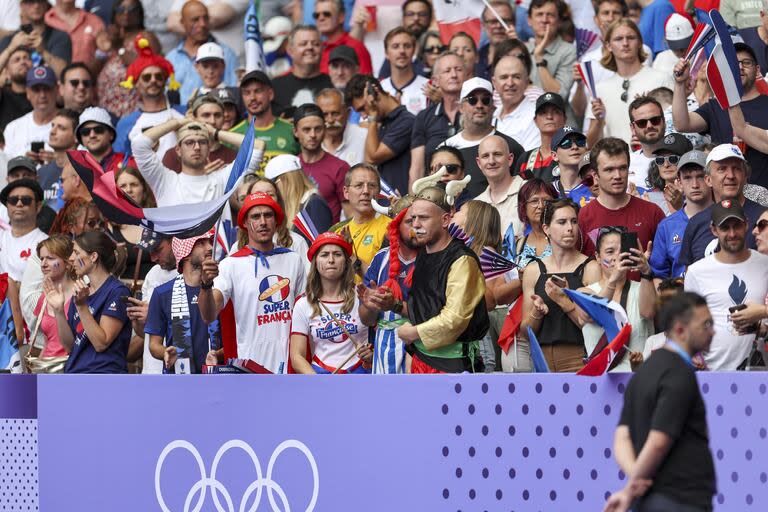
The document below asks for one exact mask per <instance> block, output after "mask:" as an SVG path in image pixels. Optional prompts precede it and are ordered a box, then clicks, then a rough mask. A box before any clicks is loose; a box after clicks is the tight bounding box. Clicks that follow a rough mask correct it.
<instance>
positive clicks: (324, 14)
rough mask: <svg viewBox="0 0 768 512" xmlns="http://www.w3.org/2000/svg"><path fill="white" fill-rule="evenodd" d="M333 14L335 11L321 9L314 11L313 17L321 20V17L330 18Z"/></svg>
mask: <svg viewBox="0 0 768 512" xmlns="http://www.w3.org/2000/svg"><path fill="white" fill-rule="evenodd" d="M331 16H333V13H332V12H330V11H320V12H313V13H312V18H314V19H316V20H319V19H320V18H330V17H331Z"/></svg>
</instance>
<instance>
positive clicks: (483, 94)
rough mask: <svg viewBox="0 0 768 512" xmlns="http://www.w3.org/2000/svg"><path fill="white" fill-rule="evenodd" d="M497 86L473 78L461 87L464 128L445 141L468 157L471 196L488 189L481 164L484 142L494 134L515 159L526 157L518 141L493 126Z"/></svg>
mask: <svg viewBox="0 0 768 512" xmlns="http://www.w3.org/2000/svg"><path fill="white" fill-rule="evenodd" d="M492 95H493V87H492V86H491V83H490V82H489V81H488V80H485V79H484V78H477V77H475V78H470V79H469V80H467V81H466V82H464V84H462V86H461V94H460V96H459V112H460V113H461V118H462V121H463V124H464V129H463V130H462V131H460V132H459V133H457V134H456V135H454V136H453V137H450V138H449V139H448V140H446V141H445V145H446V146H453V147H455V148H456V149H458V150H459V151H461V155H462V156H463V157H464V162H465V163H466V166H467V167H466V169H465V170H466V173H467V174H469V175H470V176H472V180H471V181H470V182H469V185H467V188H466V189H465V190H466V193H467V197H468V198H470V199H472V198H474V197H477V196H478V195H479V194H480V193H481V192H482V191H483V190H485V188H486V187H487V186H488V181H487V180H486V179H485V176H483V173H482V171H481V170H480V167H479V166H478V163H477V155H478V147H479V146H480V143H481V142H482V141H483V140H484V139H486V138H487V137H489V136H491V135H498V136H499V137H501V138H503V139H504V140H505V141H506V142H507V146H509V152H510V153H511V154H512V155H514V158H515V160H516V159H517V158H519V157H520V155H522V154H523V147H522V146H521V145H520V144H518V143H517V141H515V140H514V139H512V138H510V137H507V136H506V135H504V134H503V133H501V132H499V131H497V130H496V129H495V128H494V127H493V125H492V124H491V119H492V118H493V98H492Z"/></svg>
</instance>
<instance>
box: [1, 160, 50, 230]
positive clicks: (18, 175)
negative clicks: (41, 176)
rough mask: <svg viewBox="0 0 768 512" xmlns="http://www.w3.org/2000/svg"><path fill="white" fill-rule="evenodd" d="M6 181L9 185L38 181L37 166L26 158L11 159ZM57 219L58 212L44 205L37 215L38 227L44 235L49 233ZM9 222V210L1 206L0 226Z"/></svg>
mask: <svg viewBox="0 0 768 512" xmlns="http://www.w3.org/2000/svg"><path fill="white" fill-rule="evenodd" d="M6 179H7V182H8V183H12V182H14V181H17V180H32V181H37V166H36V165H35V163H34V162H33V161H32V160H30V159H29V158H27V157H25V156H17V157H16V158H11V159H10V160H9V161H8V177H7V178H6ZM55 218H56V212H55V211H53V210H52V209H51V208H50V207H49V206H46V205H45V204H44V205H43V206H42V208H41V209H40V213H38V214H37V227H38V228H40V230H41V231H43V232H44V233H48V231H50V229H51V225H52V224H53V221H54V219H55ZM9 221H10V218H9V217H8V210H7V209H6V207H5V206H3V205H0V224H2V223H5V224H6V225H7V224H8V223H9Z"/></svg>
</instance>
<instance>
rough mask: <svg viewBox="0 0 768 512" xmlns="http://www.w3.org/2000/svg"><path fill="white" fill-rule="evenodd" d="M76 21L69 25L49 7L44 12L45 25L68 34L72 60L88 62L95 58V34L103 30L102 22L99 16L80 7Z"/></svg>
mask: <svg viewBox="0 0 768 512" xmlns="http://www.w3.org/2000/svg"><path fill="white" fill-rule="evenodd" d="M78 14H79V16H78V18H77V22H76V23H75V26H74V27H70V26H69V25H68V24H67V22H66V21H64V20H63V19H61V18H60V17H59V15H58V14H57V13H56V9H55V8H53V9H49V10H48V12H47V13H45V23H46V25H48V26H50V27H52V28H55V29H56V30H61V31H62V32H66V33H67V34H69V39H70V40H71V41H72V62H84V63H85V64H90V63H91V62H93V60H94V59H95V55H94V54H95V53H96V34H98V33H99V32H101V31H102V30H104V22H103V21H101V18H99V17H98V16H96V15H95V14H91V13H90V12H86V11H84V10H82V9H80V10H79V11H78Z"/></svg>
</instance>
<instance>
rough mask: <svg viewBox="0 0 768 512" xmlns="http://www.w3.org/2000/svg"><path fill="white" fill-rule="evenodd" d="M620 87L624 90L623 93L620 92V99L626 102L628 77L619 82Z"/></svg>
mask: <svg viewBox="0 0 768 512" xmlns="http://www.w3.org/2000/svg"><path fill="white" fill-rule="evenodd" d="M621 88H622V90H623V91H624V92H623V93H621V101H623V102H624V103H626V102H627V98H628V97H629V78H627V79H626V80H624V81H623V82H621Z"/></svg>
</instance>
